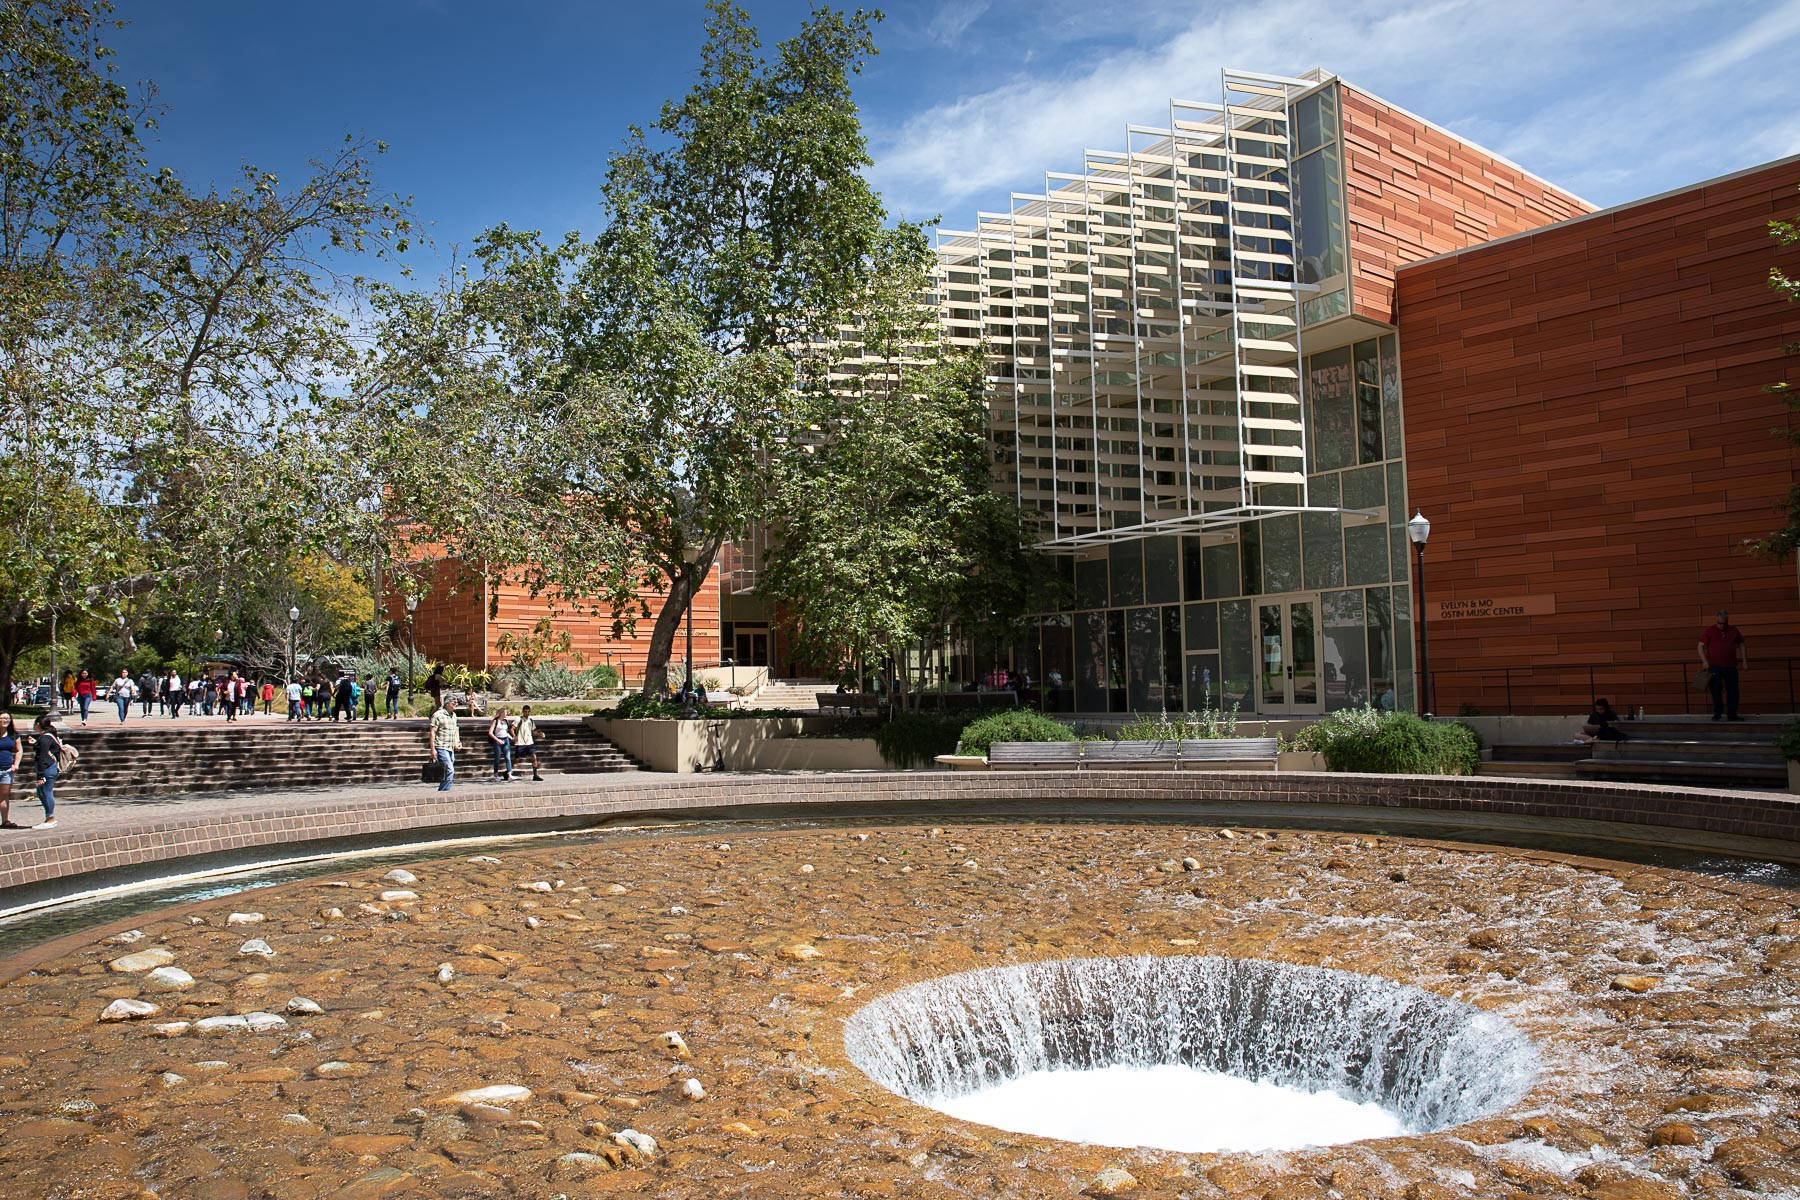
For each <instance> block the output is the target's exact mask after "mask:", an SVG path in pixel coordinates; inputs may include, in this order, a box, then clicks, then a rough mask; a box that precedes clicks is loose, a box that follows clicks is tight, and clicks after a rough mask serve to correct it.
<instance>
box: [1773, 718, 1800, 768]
mask: <svg viewBox="0 0 1800 1200" xmlns="http://www.w3.org/2000/svg"><path fill="white" fill-rule="evenodd" d="M1775 748H1776V749H1778V750H1780V751H1781V757H1783V758H1785V759H1787V760H1788V761H1789V762H1800V720H1797V721H1792V722H1790V723H1789V724H1788V725H1787V726H1786V728H1784V729H1782V731H1781V736H1779V737H1777V738H1776V739H1775Z"/></svg>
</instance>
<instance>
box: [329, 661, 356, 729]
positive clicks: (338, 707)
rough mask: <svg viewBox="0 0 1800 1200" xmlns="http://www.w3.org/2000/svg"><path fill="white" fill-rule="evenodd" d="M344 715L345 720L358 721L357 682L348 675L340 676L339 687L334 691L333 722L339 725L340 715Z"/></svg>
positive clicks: (332, 701)
mask: <svg viewBox="0 0 1800 1200" xmlns="http://www.w3.org/2000/svg"><path fill="white" fill-rule="evenodd" d="M339 713H343V714H344V720H346V721H354V720H356V680H355V679H352V678H351V677H350V675H349V674H348V673H346V674H343V675H339V676H338V681H337V686H336V687H335V688H333V689H332V699H331V720H332V723H333V724H336V723H337V719H338V714H339Z"/></svg>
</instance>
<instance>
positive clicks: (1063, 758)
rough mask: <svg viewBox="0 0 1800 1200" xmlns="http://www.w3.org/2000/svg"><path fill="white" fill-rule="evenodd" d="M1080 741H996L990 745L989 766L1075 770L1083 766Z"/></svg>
mask: <svg viewBox="0 0 1800 1200" xmlns="http://www.w3.org/2000/svg"><path fill="white" fill-rule="evenodd" d="M1081 750H1082V743H1080V742H995V743H994V744H993V745H991V746H989V747H988V754H987V760H988V766H990V767H998V768H1005V769H1018V768H1024V769H1026V770H1034V769H1048V770H1059V769H1060V770H1075V769H1078V768H1080V766H1081Z"/></svg>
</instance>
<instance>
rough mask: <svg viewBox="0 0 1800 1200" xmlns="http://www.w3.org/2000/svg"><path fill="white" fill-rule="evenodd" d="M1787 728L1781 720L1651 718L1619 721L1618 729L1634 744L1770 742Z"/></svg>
mask: <svg viewBox="0 0 1800 1200" xmlns="http://www.w3.org/2000/svg"><path fill="white" fill-rule="evenodd" d="M1786 727H1787V722H1786V721H1785V720H1761V719H1757V718H1750V719H1747V720H1743V721H1714V720H1712V719H1711V718H1710V717H1682V718H1677V717H1655V718H1648V719H1645V720H1642V721H1621V722H1619V729H1620V730H1622V731H1623V732H1624V734H1625V736H1626V737H1628V738H1631V739H1632V740H1634V741H1672V742H1773V741H1774V740H1775V739H1776V738H1777V737H1779V736H1781V731H1782V730H1783V729H1784V728H1786Z"/></svg>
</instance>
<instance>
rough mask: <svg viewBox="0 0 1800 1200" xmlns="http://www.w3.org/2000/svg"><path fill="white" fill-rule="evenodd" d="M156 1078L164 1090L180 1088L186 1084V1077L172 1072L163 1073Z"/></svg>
mask: <svg viewBox="0 0 1800 1200" xmlns="http://www.w3.org/2000/svg"><path fill="white" fill-rule="evenodd" d="M157 1078H158V1079H159V1080H161V1081H162V1085H163V1086H164V1087H166V1088H172V1087H180V1086H181V1085H182V1084H184V1083H186V1082H187V1076H186V1075H177V1074H176V1073H175V1072H173V1071H164V1072H163V1073H162V1074H161V1075H159V1076H157Z"/></svg>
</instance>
